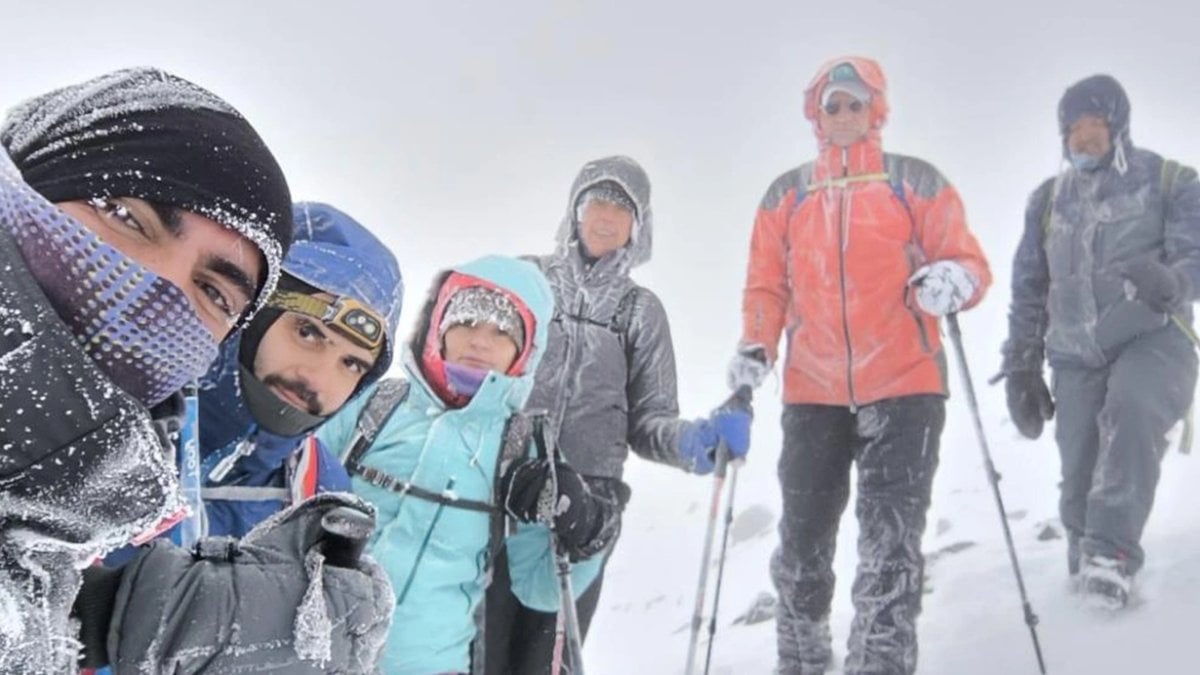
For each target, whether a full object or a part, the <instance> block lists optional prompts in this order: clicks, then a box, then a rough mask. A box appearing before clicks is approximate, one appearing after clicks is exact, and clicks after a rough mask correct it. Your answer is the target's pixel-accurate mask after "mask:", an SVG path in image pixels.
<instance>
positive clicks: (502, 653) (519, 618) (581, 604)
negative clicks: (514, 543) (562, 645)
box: [484, 547, 604, 675]
mask: <svg viewBox="0 0 1200 675" xmlns="http://www.w3.org/2000/svg"><path fill="white" fill-rule="evenodd" d="M492 574H493V576H492V583H491V585H490V586H488V590H487V598H486V600H485V609H486V616H487V618H486V620H485V623H484V643H485V652H484V654H485V656H484V664H485V670H484V672H485V673H486V675H547V674H548V673H549V672H550V667H551V663H552V659H553V656H554V638H555V626H556V622H557V620H558V615H557V614H556V613H554V612H539V611H537V610H533V609H529V608H528V607H526V606H524V605H522V604H521V601H520V600H518V599H517V596H515V595H513V592H512V584H511V581H510V578H509V573H508V554H507V552H505V551H504V548H503V547H501V553H500V555H498V556H497V559H496V564H495V566H494V567H493V570H492ZM603 582H604V569H603V568H601V569H600V574H599V575H597V577H596V580H595V581H594V582H592V585H591V586H590V587H588V589H587V590H586V591H584V592H583V595H580V596H579V599H578V600H576V601H575V611H576V613H577V615H578V617H579V633H580V635H581V636H582V637H587V631H588V627H589V626H590V625H591V623H592V616H593V615H595V613H596V607H597V606H598V605H599V603H600V586H601V584H602V583H603Z"/></svg>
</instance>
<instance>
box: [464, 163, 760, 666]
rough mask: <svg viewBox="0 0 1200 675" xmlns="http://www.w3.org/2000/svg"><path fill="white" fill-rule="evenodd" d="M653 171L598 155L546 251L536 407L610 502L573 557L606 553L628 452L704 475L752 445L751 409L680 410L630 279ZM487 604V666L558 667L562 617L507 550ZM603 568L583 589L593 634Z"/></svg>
mask: <svg viewBox="0 0 1200 675" xmlns="http://www.w3.org/2000/svg"><path fill="white" fill-rule="evenodd" d="M653 220H654V216H653V212H652V211H651V208H650V179H649V177H648V176H647V175H646V172H645V171H644V170H643V169H642V167H641V166H639V165H638V163H637V162H635V161H634V160H632V159H630V158H628V157H621V156H616V157H606V158H603V159H598V160H595V161H592V162H588V163H587V164H586V165H584V167H583V168H582V169H581V170H580V172H579V174H578V176H576V178H575V181H574V183H573V184H572V186H571V192H570V198H569V200H568V203H567V212H566V214H565V215H564V217H563V219H562V223H561V225H560V227H559V230H558V246H557V249H556V250H555V252H554V253H553V254H551V255H546V256H541V257H537V258H535V259H534V260H535V262H537V264H538V266H539V267H540V268H541V270H542V272H543V273H545V275H546V277H547V278H548V279H549V280H550V285H551V287H552V288H553V289H554V296H555V313H554V318H553V320H552V322H551V324H550V341H549V344H548V345H547V348H546V354H545V355H544V356H543V357H542V361H541V364H540V365H539V367H538V371H537V376H536V382H535V386H534V389H533V394H532V395H531V397H530V399H529V402H528V403H527V404H526V408H525V409H526V410H527V411H534V410H544V411H546V413H547V416H548V425H549V428H550V429H551V430H553V431H552V433H554V434H555V440H556V442H557V445H558V447H559V448H560V449H561V452H562V455H563V457H564V458H565V460H566V461H567V462H568V463H569V464H570V466H571V467H572V468H574V469H575V470H576V471H577V472H579V474H581V475H582V476H583V478H584V481H585V482H586V484H587V487H588V489H589V491H590V492H591V494H592V496H594V497H596V501H597V502H598V503H601V504H603V505H604V506H605V507H604V508H600V509H596V511H597V513H599V514H601V515H600V517H597V518H596V519H595V522H594V523H593V524H592V527H591V529H592V531H593V532H592V536H591V537H590V541H589V542H588V543H587V544H586V545H584V546H581V547H574V550H569V551H568V553H570V554H571V555H572V557H573V558H580V557H591V556H607V555H608V554H609V552H610V551H611V549H612V547H613V545H614V544H615V542H616V539H617V536H618V534H619V531H620V521H621V512H622V509H623V508H624V506H625V503H626V501H628V499H629V496H630V491H629V487H628V486H627V485H625V483H623V482H622V481H621V477H622V474H623V472H624V466H625V460H626V458H627V457H628V455H629V451H630V450H633V452H635V453H637V454H638V455H640V456H642V457H645V458H646V459H649V460H651V461H655V462H660V463H664V464H668V465H671V466H676V467H679V468H682V469H685V470H687V471H691V472H693V473H700V474H706V473H709V472H711V471H712V470H713V467H714V459H715V457H714V454H715V451H716V448H717V446H718V444H719V443H720V442H722V441H723V442H724V443H725V445H726V446H727V447H728V448H729V452H730V455H731V457H733V458H740V457H743V456H744V455H745V454H746V452H747V450H748V449H749V434H750V414H749V412H748V411H744V410H737V409H732V408H725V407H721V408H718V409H717V410H716V411H714V412H713V413H712V415H711V416H709V417H708V418H705V419H700V420H685V419H680V417H679V403H678V396H677V391H676V389H677V387H676V376H675V353H674V349H673V346H672V343H671V331H670V326H669V325H668V322H667V313H666V310H665V309H664V308H663V306H662V303H661V302H660V301H659V299H658V297H657V296H656V295H655V294H654V293H653V292H651V291H650V290H649V289H646V288H643V287H641V286H639V285H638V284H637V283H635V282H634V281H633V279H631V278H630V276H629V274H630V271H631V270H632V269H633V268H634V267H636V266H637V265H640V264H642V263H644V262H646V261H648V260H649V259H650V248H651V238H652V234H653V228H652V225H653ZM494 570H495V572H494V573H495V579H494V580H493V583H492V584H491V586H490V587H489V590H488V597H487V600H486V608H487V617H486V623H485V631H484V634H485V640H486V659H485V662H486V669H487V672H488V673H497V674H498V673H539V674H540V673H547V672H549V669H550V659H551V652H552V647H553V642H554V637H555V636H554V629H555V618H556V617H555V614H553V613H547V612H541V611H536V610H534V609H530V608H529V607H526V606H522V605H521V603H520V600H518V598H517V597H516V596H515V595H514V594H513V592H512V589H511V585H510V583H509V579H508V566H507V561H506V559H505V555H504V554H503V553H501V555H500V556H499V559H498V560H497V562H496V565H495V567H494ZM602 580H603V571H601V573H600V575H599V577H598V578H597V579H596V580H595V581H594V582H593V583H592V584H590V585H589V586H588V587H587V588H586V590H585V589H580V588H576V589H575V592H576V593H577V594H581V595H580V596H579V597H578V599H577V603H576V604H577V610H578V616H579V621H580V631H581V633H582V634H586V632H587V628H588V625H589V624H590V622H591V618H592V615H593V614H594V612H595V610H596V605H597V602H598V601H599V597H600V587H601V582H602Z"/></svg>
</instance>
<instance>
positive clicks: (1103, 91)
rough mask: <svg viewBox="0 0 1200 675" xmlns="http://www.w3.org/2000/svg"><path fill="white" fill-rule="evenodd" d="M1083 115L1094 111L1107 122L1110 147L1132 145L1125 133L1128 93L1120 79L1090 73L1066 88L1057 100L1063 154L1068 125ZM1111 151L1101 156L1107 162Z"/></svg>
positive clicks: (1126, 129) (1129, 148) (1127, 147)
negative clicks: (1090, 74) (1089, 75)
mask: <svg viewBox="0 0 1200 675" xmlns="http://www.w3.org/2000/svg"><path fill="white" fill-rule="evenodd" d="M1083 115H1095V116H1097V117H1101V118H1103V119H1104V121H1105V122H1106V123H1108V130H1109V138H1110V140H1111V141H1112V145H1113V149H1114V150H1115V149H1116V148H1117V146H1124V148H1125V152H1126V153H1128V152H1129V151H1130V150H1132V149H1133V141H1132V140H1131V139H1130V136H1129V96H1127V95H1126V94H1125V89H1124V88H1123V87H1121V83H1120V82H1117V80H1116V79H1115V78H1113V77H1112V76H1111V75H1092V76H1091V77H1087V78H1084V79H1082V80H1080V81H1078V82H1076V83H1075V84H1073V85H1071V86H1070V87H1068V88H1067V91H1066V92H1065V93H1063V96H1062V99H1061V100H1059V102H1058V130H1059V133H1061V134H1062V139H1063V157H1067V156H1068V150H1067V134H1068V132H1069V131H1070V129H1071V125H1072V124H1074V123H1075V122H1076V120H1078V119H1079V118H1080V117H1082V116H1083ZM1112 155H1113V151H1110V152H1109V154H1108V155H1107V156H1105V157H1104V158H1103V159H1102V162H1101V163H1102V164H1104V165H1105V166H1107V165H1108V164H1109V163H1110V162H1111V161H1112Z"/></svg>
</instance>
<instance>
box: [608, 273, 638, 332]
mask: <svg viewBox="0 0 1200 675" xmlns="http://www.w3.org/2000/svg"><path fill="white" fill-rule="evenodd" d="M639 290H641V286H638V285H637V284H634V285H633V287H632V288H630V289H629V290H628V291H625V295H622V296H621V299H620V300H618V301H617V310H616V311H615V312H613V318H612V321H611V322H610V323H609V326H608V327H609V329H611V330H612V332H614V333H616V334H617V335H622V336H628V335H629V327H630V326H631V325H633V308H634V306H635V305H636V303H637V296H638V291H639Z"/></svg>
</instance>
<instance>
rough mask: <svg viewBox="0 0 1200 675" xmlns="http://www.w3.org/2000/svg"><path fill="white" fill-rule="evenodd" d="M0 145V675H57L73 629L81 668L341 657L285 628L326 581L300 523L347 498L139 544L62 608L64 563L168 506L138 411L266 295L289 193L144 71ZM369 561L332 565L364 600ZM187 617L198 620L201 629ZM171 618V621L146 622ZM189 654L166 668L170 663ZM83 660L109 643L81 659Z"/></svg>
mask: <svg viewBox="0 0 1200 675" xmlns="http://www.w3.org/2000/svg"><path fill="white" fill-rule="evenodd" d="M0 145H2V146H3V152H0V258H2V260H0V608H2V612H0V613H2V614H3V620H2V621H0V672H6V673H8V672H22V673H23V672H30V673H35V672H36V673H42V672H70V671H72V670H73V669H74V668H75V667H76V665H77V664H76V651H77V648H78V646H79V643H78V642H76V640H77V639H78V640H79V641H81V642H83V643H84V645H85V646H87V648H88V649H87V652H88V653H89V658H88V660H87V662H88V663H94V664H96V665H100V664H102V663H106V662H108V661H109V660H110V658H111V660H112V662H114V663H121V664H122V665H129V666H131V667H132V664H133V663H134V662H135V661H136V662H137V664H138V668H139V669H140V670H141V671H143V672H159V670H160V669H162V668H170V669H171V671H172V672H174V667H175V665H177V666H179V667H184V669H185V670H186V669H188V668H186V667H185V666H186V663H188V662H190V661H189V660H190V659H202V660H204V661H205V662H207V663H210V664H224V665H228V666H230V667H234V666H237V667H240V666H243V665H246V661H244V660H241V659H242V657H243V655H245V654H246V651H245V650H244V648H245V647H246V646H247V645H251V644H260V643H261V644H263V645H271V648H270V649H264V650H259V653H257V654H255V655H254V656H253V657H251V660H252V661H253V663H256V664H257V663H261V662H262V659H264V658H270V659H275V662H278V663H284V662H288V663H293V664H297V663H302V662H303V659H304V654H302V653H301V652H300V646H301V645H302V644H303V645H307V644H310V643H314V644H315V643H317V642H318V640H319V641H320V643H322V644H325V645H332V646H335V647H336V649H337V651H338V654H337V657H336V658H338V660H339V661H344V660H345V659H346V656H347V653H348V652H356V651H360V649H359V647H358V646H357V645H356V644H355V642H354V641H353V640H350V639H348V638H345V637H343V636H340V635H338V634H336V632H335V631H330V630H327V629H326V630H322V629H320V628H315V629H313V630H311V631H309V634H307V635H304V636H300V635H294V633H296V631H295V630H293V628H292V620H293V619H294V617H295V616H296V614H297V613H298V612H299V610H298V609H297V608H298V607H299V606H300V604H301V599H302V597H304V596H305V595H306V593H307V590H308V588H309V587H310V586H313V585H314V584H316V587H320V584H319V583H318V582H320V581H321V580H322V578H323V577H324V576H325V574H324V573H323V572H322V570H321V569H320V568H319V567H311V568H310V567H307V566H306V564H305V557H306V554H307V553H308V552H309V551H310V550H312V548H313V547H315V546H318V545H319V543H320V532H321V529H320V527H319V526H317V524H316V523H319V522H320V519H321V518H322V516H323V514H324V513H326V512H329V511H332V510H334V509H338V508H340V507H343V506H345V507H347V508H357V509H359V510H358V511H357V512H359V513H363V515H364V516H365V517H367V518H368V519H369V507H365V505H361V504H359V503H358V502H355V501H352V500H348V499H329V500H326V501H324V502H322V503H321V504H316V505H312V506H309V507H307V508H302V507H298V508H296V509H294V510H293V511H291V512H289V513H288V514H286V516H281V517H280V518H279V519H278V521H276V522H275V523H273V524H272V526H271V527H264V528H263V529H262V530H261V531H260V532H259V533H258V536H257V537H255V538H248V539H247V541H245V542H242V543H240V544H229V543H228V542H226V543H223V544H222V545H221V546H217V547H209V548H206V549H204V550H198V551H197V555H196V556H193V555H192V553H191V552H185V551H180V550H178V549H174V548H173V547H170V546H169V545H165V544H164V545H161V546H160V545H155V546H154V547H152V548H150V549H147V550H145V551H143V552H142V553H140V554H139V556H138V558H137V560H136V561H135V562H133V563H131V564H130V565H129V566H128V567H126V568H125V569H124V570H123V572H124V573H123V574H120V573H114V574H112V575H109V576H107V582H108V583H104V584H100V585H99V586H97V585H95V584H93V585H91V586H90V587H91V588H92V589H93V590H96V589H98V588H100V587H103V591H97V592H92V593H86V594H85V595H86V596H87V598H88V599H87V601H85V602H83V603H81V604H80V605H79V606H77V607H76V610H77V614H78V618H79V621H78V623H76V622H75V621H71V620H69V619H68V611H69V610H71V608H72V602H73V601H74V600H75V598H76V594H77V591H79V589H80V583H81V578H80V571H79V570H81V569H83V568H85V567H87V566H88V565H89V563H91V562H92V561H93V560H95V559H96V558H98V557H99V556H101V555H103V554H104V553H105V552H107V551H108V550H111V549H113V548H115V547H117V546H120V545H123V544H125V543H127V542H129V541H130V540H134V539H136V538H139V537H141V536H145V535H149V534H152V533H154V532H155V531H156V530H158V529H160V528H161V527H162V526H163V525H164V524H166V523H170V522H172V521H173V520H175V519H177V518H179V517H180V516H181V515H182V514H183V510H182V502H181V499H180V495H179V487H178V483H177V479H176V472H177V470H176V467H175V466H174V465H173V462H172V461H171V458H173V457H174V452H173V450H172V449H171V448H170V447H169V444H164V441H163V439H162V438H161V436H163V435H165V434H160V433H159V432H158V431H157V429H156V423H155V422H154V421H152V415H151V412H150V409H151V408H153V407H155V406H159V405H160V404H163V402H164V401H167V400H168V399H171V398H172V397H173V395H174V394H175V393H176V392H177V390H178V389H179V388H180V387H181V385H183V384H184V383H186V382H188V381H190V380H194V379H195V378H197V377H199V376H201V375H202V374H203V373H204V372H205V370H206V369H207V368H208V367H209V365H210V363H211V362H212V360H213V358H214V357H215V356H216V354H217V351H218V345H219V343H220V342H221V340H222V339H223V338H224V337H225V336H226V335H227V334H228V333H229V332H230V331H231V330H233V329H234V328H235V327H237V326H239V325H242V324H244V322H245V321H246V320H247V319H248V318H249V317H250V316H251V315H252V314H253V313H254V312H255V311H257V310H258V309H259V308H260V307H261V305H262V303H263V302H264V300H265V299H266V297H267V296H268V295H269V294H270V293H271V291H272V290H273V288H274V286H275V284H276V281H277V279H278V277H279V273H280V261H281V259H282V257H283V255H284V253H285V252H286V250H287V248H288V245H289V243H290V241H291V227H290V223H289V222H288V221H289V218H288V214H289V213H290V208H291V199H290V195H289V192H288V188H287V183H286V181H285V180H284V177H283V174H282V172H281V171H280V168H279V166H278V164H277V163H276V161H275V159H274V157H273V156H272V155H271V153H270V152H269V151H268V149H267V148H266V146H265V145H264V144H263V142H262V140H261V139H260V138H259V136H258V134H257V133H256V132H255V131H254V129H253V128H252V127H251V126H250V124H249V123H248V122H246V120H245V119H244V118H242V116H241V115H240V114H239V113H238V112H237V111H236V110H235V109H233V108H232V107H230V106H229V104H227V103H225V102H224V101H223V100H221V99H220V98H218V97H216V96H215V95H213V94H211V93H210V92H208V91H206V90H204V89H202V88H200V87H198V86H196V85H194V84H192V83H190V82H187V81H186V80H183V79H180V78H178V77H176V76H173V75H171V74H169V73H164V72H162V71H159V70H154V69H147V68H142V69H132V70H124V71H118V72H115V73H111V74H108V75H105V76H102V77H99V78H96V79H94V80H91V81H88V82H85V83H82V84H78V85H74V86H70V87H66V88H63V89H60V90H57V91H54V92H51V93H49V94H46V95H44V96H40V97H38V98H35V99H32V100H30V101H28V102H26V103H24V104H22V105H20V106H18V107H16V108H15V109H13V110H12V111H11V112H10V113H9V115H8V116H7V118H6V119H5V120H4V122H3V125H2V126H0ZM164 426H165V425H164ZM265 562H270V563H272V564H273V565H272V566H270V567H266V566H263V564H264V563H265ZM97 569H98V568H97ZM371 572H372V569H371V568H369V566H368V568H366V569H360V568H359V567H357V566H349V567H346V568H343V569H339V570H338V572H337V574H339V575H341V576H342V577H344V578H345V579H346V582H347V584H349V585H350V586H355V587H357V588H358V589H361V590H363V591H364V593H363V595H367V596H370V595H372V594H373V592H374V589H375V588H376V586H378V585H379V584H376V582H375V581H374V579H375V578H376V577H373V576H372V574H371ZM252 578H253V579H254V581H252V582H250V580H251V579H252ZM135 580H138V583H137V584H136V585H135V584H134V583H133V582H134V581H135ZM268 580H269V581H270V583H264V582H266V581H268ZM247 582H250V583H247ZM326 587H328V584H326ZM383 587H386V583H384V584H383ZM184 588H188V589H191V590H199V589H206V590H202V591H201V592H199V593H190V592H181V589H184ZM266 588H271V593H272V597H273V599H274V601H275V602H276V603H277V604H278V605H279V606H281V607H284V609H283V610H282V611H281V612H280V614H281V616H283V617H286V619H285V620H286V623H287V625H286V626H284V627H282V628H281V620H278V619H277V620H274V621H257V622H255V621H250V620H248V619H249V617H247V616H243V615H242V614H241V612H242V611H244V610H245V609H246V607H245V606H243V605H241V604H240V603H238V602H235V603H230V602H224V601H222V600H221V598H222V597H226V598H229V597H234V598H239V599H240V600H242V601H249V602H253V601H254V600H255V598H254V597H253V594H254V593H255V592H258V593H264V592H266V591H265V590H257V589H266ZM313 597H316V598H321V597H322V593H320V592H318V593H316V594H315V595H314V596H313ZM101 598H103V599H105V601H101ZM93 601H95V602H93ZM113 606H119V607H121V608H123V611H112V607H113ZM350 610H351V612H352V613H354V612H357V611H358V609H357V608H350ZM202 612H203V613H207V615H208V616H209V617H210V618H212V619H213V620H214V621H213V622H212V623H208V622H205V621H199V620H197V619H198V618H199V614H200V613H202ZM313 614H314V617H315V618H317V619H320V615H319V613H315V612H314V613H313ZM168 616H169V617H172V618H173V619H180V620H182V621H183V623H182V624H181V625H180V626H179V627H173V626H172V625H171V623H170V622H169V621H166V620H163V621H160V619H163V618H164V617H168ZM126 618H129V619H130V622H129V623H128V624H126V623H124V620H125V619H126ZM110 619H111V624H110V621H109V620H110ZM229 622H233V623H235V624H236V623H241V624H242V625H244V626H249V627H251V633H249V634H246V633H243V634H241V635H238V636H237V639H236V640H234V643H235V644H234V645H231V644H230V641H229V639H228V636H226V637H225V638H222V637H220V636H219V635H217V634H215V633H214V630H215V626H217V625H229ZM80 625H81V627H80ZM313 625H314V626H319V624H313ZM326 625H328V624H326ZM110 628H112V630H111V631H110V630H109V629H110ZM384 628H385V629H386V625H385V626H384ZM161 630H170V631H172V632H171V635H172V637H171V638H170V639H166V640H164V639H160V638H161V636H160V634H159V631H161ZM368 632H370V631H369V630H368ZM265 633H271V634H270V635H266V634H265ZM302 637H303V639H301V638H302ZM246 638H250V641H249V642H247V641H246ZM193 645H199V646H200V648H199V649H196V650H191V651H188V650H186V649H185V650H184V651H187V653H186V655H184V656H182V657H180V658H182V660H178V659H175V658H174V657H176V656H179V655H178V654H165V653H164V652H166V651H169V650H172V649H176V648H181V647H182V648H186V647H190V646H193ZM231 647H232V648H231ZM375 647H377V645H376V646H375ZM371 648H372V647H366V648H365V649H364V650H365V651H369V650H370V649H371ZM238 649H241V650H243V651H237V650H238ZM98 651H99V652H107V654H104V655H103V657H102V658H101V657H97V658H96V659H92V658H91V657H92V656H93V655H95V654H96V653H97V652H98ZM324 658H326V660H328V658H329V657H328V656H324ZM309 659H310V661H311V662H315V661H316V658H315V657H313V656H312V655H311V654H310V655H309ZM168 664H174V665H168ZM292 672H304V671H303V668H300V669H298V670H293V671H292Z"/></svg>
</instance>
